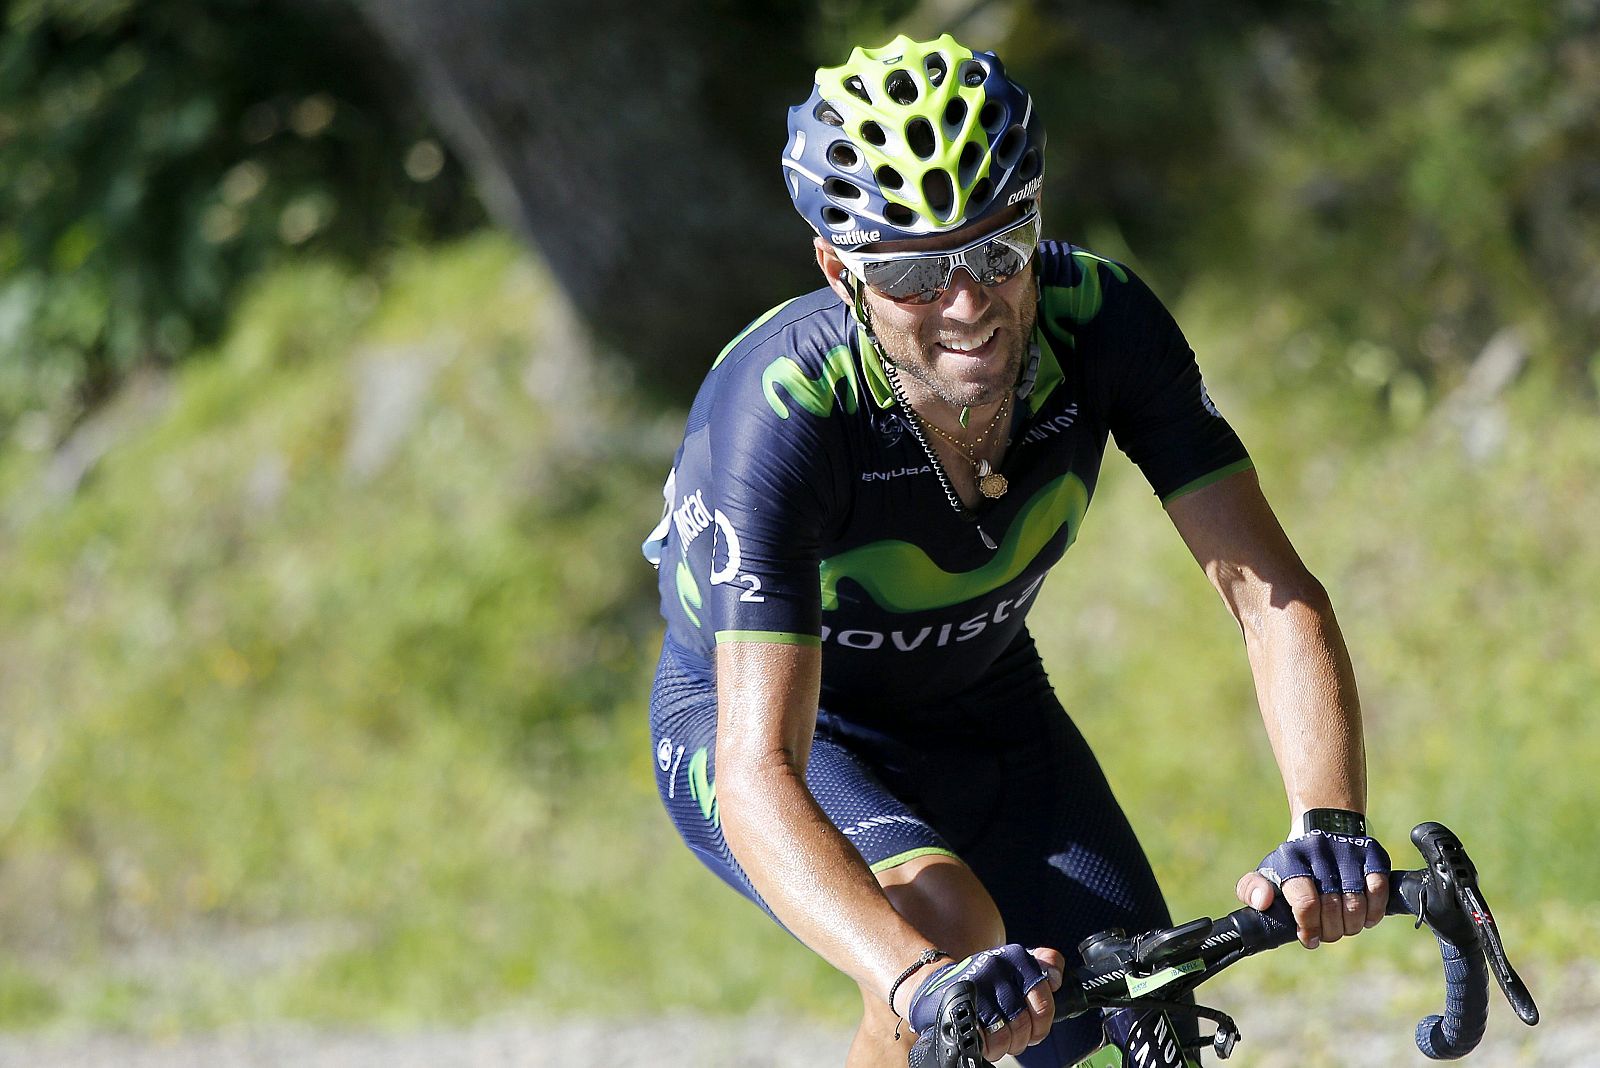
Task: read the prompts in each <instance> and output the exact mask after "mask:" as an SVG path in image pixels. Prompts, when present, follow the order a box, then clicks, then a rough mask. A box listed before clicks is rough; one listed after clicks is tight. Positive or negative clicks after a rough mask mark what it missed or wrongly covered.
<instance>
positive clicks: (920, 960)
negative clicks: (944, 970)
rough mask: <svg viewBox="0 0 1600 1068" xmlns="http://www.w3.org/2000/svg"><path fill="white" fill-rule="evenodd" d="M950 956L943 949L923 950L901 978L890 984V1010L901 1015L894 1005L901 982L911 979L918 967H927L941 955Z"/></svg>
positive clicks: (902, 973) (930, 948) (901, 974)
mask: <svg viewBox="0 0 1600 1068" xmlns="http://www.w3.org/2000/svg"><path fill="white" fill-rule="evenodd" d="M949 956H950V954H948V953H946V952H945V951H944V950H942V949H934V948H932V947H929V948H928V949H925V950H923V951H922V954H921V955H920V956H919V957H917V959H916V960H915V961H913V962H912V963H911V966H910V967H908V968H907V969H906V970H905V971H903V972H901V973H900V978H898V979H896V980H895V981H894V982H893V983H890V984H889V1011H890V1012H892V1013H894V1014H895V1015H896V1016H899V1015H900V1012H899V1010H898V1009H896V1008H895V1007H894V994H895V991H897V990H899V989H900V984H901V983H903V982H905V981H906V980H907V979H910V978H911V976H912V974H913V973H915V972H916V971H917V969H919V968H926V967H927V966H928V965H930V964H932V963H933V962H934V961H936V960H938V959H939V958H940V957H949Z"/></svg>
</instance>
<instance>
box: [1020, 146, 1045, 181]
mask: <svg viewBox="0 0 1600 1068" xmlns="http://www.w3.org/2000/svg"><path fill="white" fill-rule="evenodd" d="M1039 170H1040V168H1039V150H1038V149H1037V148H1030V149H1028V151H1026V152H1024V153H1023V154H1022V162H1021V163H1019V164H1017V177H1019V178H1021V179H1022V180H1023V181H1024V182H1026V181H1029V180H1031V179H1033V178H1035V177H1037V176H1038V174H1039Z"/></svg>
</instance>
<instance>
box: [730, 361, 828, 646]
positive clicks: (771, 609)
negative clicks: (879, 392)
mask: <svg viewBox="0 0 1600 1068" xmlns="http://www.w3.org/2000/svg"><path fill="white" fill-rule="evenodd" d="M835 352H842V353H843V354H844V357H845V359H844V360H841V359H839V358H838V357H837V356H835V357H834V358H833V359H831V360H829V361H826V362H824V364H823V366H822V367H821V368H820V369H819V368H818V367H817V365H816V362H815V361H812V362H811V363H810V364H809V367H806V368H803V367H802V363H801V361H800V360H799V359H798V358H796V357H794V356H788V355H777V356H771V357H763V358H760V359H753V360H751V361H747V362H746V363H745V364H744V365H743V366H741V367H739V368H738V369H737V370H736V373H735V375H734V376H732V378H731V380H730V381H729V382H728V383H726V384H725V388H723V389H721V390H719V395H718V401H717V404H716V407H715V410H714V412H713V413H712V416H711V419H710V423H709V426H708V436H707V444H708V449H709V454H708V456H707V461H708V462H707V463H706V464H705V465H704V466H703V468H702V469H703V470H704V471H705V472H706V473H708V475H709V480H710V483H711V485H710V490H711V497H712V500H713V501H714V506H713V507H714V514H713V525H714V528H715V531H714V536H713V541H712V544H711V551H710V554H709V558H708V559H707V560H706V561H705V567H706V568H707V573H706V575H705V578H706V580H707V595H706V596H707V610H708V621H709V625H710V627H711V628H712V631H713V635H714V639H715V641H716V642H717V643H718V644H721V643H724V642H730V641H770V642H784V643H789V644H813V645H814V644H820V635H821V632H822V630H821V628H822V607H821V598H822V595H821V584H820V580H819V575H818V568H819V565H820V561H821V549H822V544H823V539H824V536H825V534H826V533H827V532H828V531H829V530H831V529H833V528H834V526H835V521H836V516H837V515H838V512H839V509H840V507H841V503H842V500H841V499H842V496H843V488H842V487H843V480H842V479H840V478H839V472H840V470H841V468H842V465H843V463H844V460H843V456H842V453H843V451H844V449H845V441H844V435H843V433H842V432H841V427H840V424H841V422H842V417H843V416H842V413H843V411H844V410H845V409H849V410H854V407H855V405H856V403H857V402H858V399H859V397H858V390H857V388H856V375H855V367H854V364H853V361H851V360H849V350H848V349H843V350H835Z"/></svg>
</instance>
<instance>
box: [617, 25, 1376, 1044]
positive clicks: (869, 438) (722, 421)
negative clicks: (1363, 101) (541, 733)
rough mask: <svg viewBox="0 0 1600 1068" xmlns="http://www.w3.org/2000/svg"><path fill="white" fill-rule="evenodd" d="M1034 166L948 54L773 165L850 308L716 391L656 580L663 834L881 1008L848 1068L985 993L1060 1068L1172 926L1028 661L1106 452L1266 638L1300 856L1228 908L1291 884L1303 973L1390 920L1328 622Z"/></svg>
mask: <svg viewBox="0 0 1600 1068" xmlns="http://www.w3.org/2000/svg"><path fill="white" fill-rule="evenodd" d="M1044 147H1045V136H1044V127H1043V123H1042V121H1041V120H1040V118H1039V116H1038V115H1037V114H1036V113H1035V111H1034V109H1033V104H1032V101H1031V99H1030V97H1029V95H1028V94H1027V92H1026V91H1025V90H1023V88H1022V87H1021V86H1019V85H1017V84H1016V83H1015V82H1013V81H1012V80H1010V79H1009V78H1008V77H1007V75H1006V73H1005V71H1004V68H1003V67H1002V65H1001V63H1000V60H999V59H998V58H997V57H996V56H995V55H993V54H992V53H987V52H973V51H972V50H970V49H968V48H966V47H964V46H962V45H961V44H959V43H957V42H956V41H955V40H954V39H953V38H951V37H950V36H948V35H946V36H943V37H940V38H938V39H937V40H932V41H924V42H918V41H912V40H909V39H907V38H905V37H903V36H902V37H898V38H896V39H895V40H894V41H892V42H890V43H889V44H888V45H885V46H884V47H882V48H877V49H869V50H864V49H859V48H858V49H856V50H855V51H853V52H852V53H851V55H850V58H849V60H848V61H847V62H846V63H845V64H844V65H842V66H839V67H827V68H822V69H820V70H818V71H817V74H816V84H815V86H814V88H813V90H812V92H811V95H810V97H809V99H807V100H806V101H805V102H804V103H802V104H800V105H798V106H796V107H794V108H792V109H791V110H790V112H789V134H788V141H787V142H786V144H785V147H784V151H783V157H782V164H783V175H784V180H785V182H786V183H787V185H788V188H789V192H790V195H791V197H792V198H793V200H794V203H795V207H796V208H797V209H798V210H799V212H800V214H801V215H802V216H803V217H804V218H805V220H806V221H807V222H808V223H810V225H811V227H812V229H813V230H814V231H815V234H816V236H815V239H814V241H813V246H814V251H815V256H816V261H817V265H818V267H819V268H820V269H821V271H822V274H823V277H824V279H825V281H826V283H827V284H826V285H825V286H824V287H823V288H821V289H818V290H817V291H815V292H813V293H810V294H807V295H805V296H801V297H797V298H795V299H793V300H790V301H788V302H786V303H785V304H782V305H780V306H779V307H777V308H775V309H773V310H771V311H769V312H767V313H766V314H765V315H763V316H761V317H760V318H759V319H757V320H756V321H755V322H753V323H751V324H750V325H749V326H748V327H747V328H746V329H745V330H744V331H743V332H742V333H741V334H740V335H739V336H738V337H736V338H735V339H734V340H733V342H732V343H730V344H729V346H728V347H727V348H726V349H725V350H724V351H723V352H722V354H721V355H720V356H718V357H717V359H716V361H715V363H714V364H713V365H712V368H711V370H710V372H709V374H708V375H707V377H706V380H705V383H704V385H703V386H702V388H701V390H700V392H699V394H698V396H697V398H696V399H695V402H694V404H693V406H692V408H691V410H690V412H689V417H688V425H687V428H686V431H685V434H684V439H683V443H682V445H681V447H680V448H679V450H678V452H677V455H676V457H675V459H674V464H673V469H672V472H671V474H670V475H669V477H668V479H667V482H666V488H665V491H664V492H665V497H666V509H665V512H664V514H663V517H662V521H661V523H660V525H659V526H658V527H657V528H656V530H655V531H653V532H652V534H651V536H650V538H649V540H648V541H647V542H646V543H645V552H646V555H647V556H648V557H649V558H651V560H652V561H653V562H655V563H656V564H657V565H658V567H659V568H660V587H661V604H662V611H663V614H664V615H665V617H666V620H667V631H666V639H665V642H664V646H663V649H662V654H661V661H660V665H659V667H658V669H657V674H656V678H655V684H654V687H653V692H652V695H651V702H650V707H651V727H652V743H653V745H654V746H655V756H656V766H657V769H658V774H657V781H658V785H659V787H660V792H661V797H662V800H663V802H664V803H665V805H666V808H667V810H668V812H669V814H670V816H671V818H672V820H673V822H674V824H675V826H676V828H677V830H678V832H679V833H680V834H681V835H682V837H683V838H684V840H685V842H686V843H687V844H688V845H689V847H690V848H691V849H692V850H693V851H694V853H695V854H696V855H697V856H698V857H699V858H700V859H701V860H702V861H703V862H704V863H705V864H706V865H707V866H708V867H710V868H711V870H712V871H714V872H715V873H716V874H718V875H719V876H721V877H722V878H723V879H724V880H725V881H726V882H728V883H729V884H730V885H731V886H732V887H733V888H734V889H735V890H737V891H738V892H739V893H741V894H743V895H744V896H746V897H748V898H749V899H751V900H752V901H753V902H755V903H756V904H758V905H759V906H761V907H762V908H763V909H765V910H767V912H768V913H769V914H770V915H772V916H773V917H774V918H775V919H776V920H777V921H778V922H780V923H781V924H782V925H783V926H784V927H786V928H787V929H788V930H789V931H790V932H792V933H793V934H794V935H795V936H797V937H798V938H799V939H800V940H801V941H802V942H804V943H805V944H806V945H807V946H809V947H810V948H812V949H813V950H815V951H816V952H817V953H819V954H821V955H822V956H823V957H824V958H825V959H827V960H828V961H829V962H830V963H831V964H833V965H834V966H836V967H837V968H839V969H840V970H841V971H843V972H845V973H846V974H847V975H849V976H850V977H851V978H852V979H854V980H855V981H856V983H857V984H859V986H860V989H861V995H862V1003H863V1012H862V1018H861V1023H860V1027H859V1029H858V1030H857V1033H856V1036H855V1040H854V1043H853V1044H852V1046H851V1051H850V1057H849V1062H848V1063H849V1064H850V1065H851V1066H852V1068H864V1066H869V1065H884V1066H887V1065H903V1064H904V1063H905V1056H906V1050H907V1049H908V1048H909V1046H908V1043H909V1042H910V1040H911V1031H913V1030H916V1029H921V1028H925V1027H926V1026H928V1023H929V1021H930V1020H932V1019H933V1018H934V1016H935V1015H936V1013H937V1010H938V1002H939V996H940V994H941V992H942V991H943V990H944V989H945V988H946V987H947V986H948V985H949V983H950V982H952V981H953V980H955V979H957V978H962V977H965V978H970V979H972V980H973V981H974V982H975V984H976V986H977V990H978V995H979V1007H980V1017H981V1019H982V1021H983V1024H984V1030H985V1033H986V1039H985V1050H986V1052H987V1053H988V1054H989V1055H990V1057H991V1059H995V1058H998V1057H999V1056H1001V1055H1003V1054H1005V1053H1012V1054H1020V1060H1021V1062H1022V1063H1023V1064H1024V1065H1026V1066H1028V1068H1038V1066H1043V1065H1050V1066H1057V1065H1062V1064H1067V1063H1072V1061H1073V1060H1074V1059H1075V1058H1076V1057H1078V1056H1080V1055H1082V1054H1083V1053H1084V1052H1086V1051H1087V1049H1088V1048H1089V1047H1090V1046H1091V1045H1092V1044H1093V1043H1094V1042H1096V1041H1097V1040H1098V1036H1099V1029H1098V1022H1097V1021H1091V1020H1086V1019H1082V1018H1080V1019H1076V1020H1070V1021H1064V1022H1062V1023H1061V1024H1059V1025H1055V1026H1054V1028H1052V1027H1051V1023H1050V1020H1051V1014H1052V1008H1053V1006H1052V998H1051V991H1052V989H1054V988H1055V987H1056V986H1058V985H1059V982H1060V974H1061V969H1062V968H1063V966H1064V957H1063V951H1065V950H1070V949H1071V948H1072V947H1074V946H1075V945H1076V943H1077V942H1078V940H1079V939H1081V938H1082V937H1083V936H1085V935H1086V934H1089V933H1091V932H1094V931H1097V930H1101V929H1103V928H1107V927H1113V926H1115V927H1123V928H1126V929H1128V930H1130V931H1136V930H1145V929H1148V928H1151V927H1155V926H1161V925H1165V924H1168V923H1170V918H1169V917H1168V914H1167V911H1166V907H1165V905H1164V904H1163V902H1162V899H1161V894H1160V891H1159V890H1158V888H1157V886H1156V881H1155V878H1154V876H1153V875H1152V873H1151V870H1150V866H1149V864H1148V863H1147V861H1146V859H1145V857H1144V855H1143V853H1142V851H1141V850H1140V847H1139V844H1138V842H1137V840H1136V839H1135V837H1134V834H1133V832H1132V830H1131V828H1130V827H1129V825H1128V822H1127V819H1126V818H1125V817H1124V815H1123V813H1122V810H1121V809H1120V808H1119V807H1118V804H1117V802H1116V800H1115V798H1113V796H1112V794H1111V791H1110V789H1109V788H1108V786H1107V784H1106V781H1105V778H1104V776H1103V775H1102V773H1101V771H1100V769H1099V767H1098V765H1097V763H1096V761H1095V758H1094V756H1093V754H1092V753H1091V752H1090V751H1089V749H1088V747H1087V746H1086V744H1085V743H1084V740H1083V738H1082V736H1081V735H1080V734H1079V732H1078V731H1077V729H1076V728H1075V727H1074V726H1073V724H1072V722H1071V720H1070V719H1069V718H1068V717H1067V715H1066V714H1065V712H1064V711H1063V710H1062V708H1061V705H1060V703H1059V702H1058V701H1057V699H1056V697H1055V695H1054V693H1053V691H1052V690H1051V688H1050V684H1049V682H1048V680H1047V679H1046V676H1045V672H1044V670H1043V668H1042V666H1041V664H1040V660H1039V657H1038V654H1037V653H1036V651H1035V649H1034V644H1033V641H1032V639H1031V638H1030V637H1029V634H1028V630H1027V628H1026V626H1025V625H1024V620H1025V617H1026V615H1027V612H1028V610H1029V608H1031V607H1032V604H1033V602H1034V600H1035V595H1036V593H1037V591H1038V589H1039V586H1040V584H1041V582H1042V581H1043V579H1044V575H1045V572H1046V571H1047V570H1048V569H1049V567H1050V566H1051V565H1052V564H1054V563H1055V562H1056V561H1057V560H1058V559H1060V557H1061V556H1062V554H1063V553H1064V552H1065V551H1066V550H1067V548H1068V547H1069V546H1070V545H1071V544H1072V542H1073V540H1074V538H1075V537H1076V535H1077V532H1078V529H1079V525H1080V523H1081V522H1082V520H1083V517H1084V512H1085V510H1086V508H1087V507H1088V503H1089V498H1090V495H1091V493H1092V491H1093V488H1094V485H1095V479H1096V474H1097V471H1098V468H1099V464H1100V460H1101V456H1102V454H1103V452H1104V448H1105V443H1106V440H1107V438H1108V436H1109V437H1114V438H1115V439H1116V442H1117V444H1118V446H1119V447H1120V448H1121V449H1122V450H1123V451H1124V452H1125V453H1127V454H1128V456H1129V457H1131V458H1132V459H1133V461H1134V462H1135V463H1136V464H1137V465H1138V466H1139V467H1140V469H1141V470H1142V471H1143V473H1144V475H1145V477H1146V478H1147V479H1148V480H1149V482H1150V484H1151V486H1152V488H1153V489H1154V490H1155V492H1156V493H1157V494H1158V495H1159V497H1160V499H1161V500H1162V502H1163V504H1164V506H1165V508H1166V511H1167V513H1168V515H1169V516H1170V517H1171V519H1172V522H1173V524H1174V525H1175V526H1176V527H1177V529H1178V532H1179V534H1180V535H1181V536H1182V537H1183V539H1184V540H1185V541H1186V543H1187V544H1188V546H1189V548H1190V550H1191V551H1192V552H1193V554H1194V556H1195V558H1196V559H1197V560H1198V562H1199V563H1200V565H1201V567H1202V568H1203V569H1204V571H1205V574H1206V575H1207V577H1209V578H1210V580H1211V582H1212V583H1213V585H1214V586H1215V587H1216V589H1217V591H1218V592H1219V593H1220V594H1221V596H1222V599H1223V601H1224V602H1225V603H1226V605H1227V606H1228V608H1229V609H1230V610H1231V612H1232V613H1233V615H1234V617H1235V618H1236V619H1237V620H1238V622H1239V624H1240V627H1241V629H1242V631H1243V635H1244V641H1245V647H1246V650H1247V653H1248V660H1249V664H1250V669H1251V671H1252V672H1253V674H1254V678H1255V682H1256V692H1257V695H1258V698H1259V702H1260V705H1261V712H1262V716H1263V719H1264V721H1265V724H1266V729H1267V733H1268V736H1269V737H1270V739H1271V742H1272V747H1273V752H1274V753H1275V755H1276V758H1277V761H1278V764H1279V767H1280V769H1281V771H1282V776H1283V780H1284V785H1285V788H1286V791H1287V794H1288V801H1289V807H1290V809H1291V818H1292V821H1293V827H1292V830H1291V837H1290V839H1289V840H1288V841H1286V842H1285V843H1284V844H1283V845H1281V846H1279V847H1278V848H1277V849H1275V850H1274V851H1273V852H1272V853H1271V854H1270V855H1269V856H1268V857H1267V858H1266V860H1265V861H1264V862H1263V864H1262V866H1261V868H1260V870H1259V871H1257V872H1252V873H1250V874H1247V875H1246V876H1244V877H1243V878H1242V879H1241V880H1240V882H1239V887H1238V891H1239V895H1240V897H1241V899H1243V900H1245V901H1246V902H1248V903H1250V904H1254V905H1256V906H1258V907H1264V906H1265V905H1266V904H1267V903H1269V901H1270V899H1271V898H1272V896H1273V894H1274V893H1275V892H1277V888H1276V886H1275V884H1281V886H1282V892H1283V893H1284V894H1285V895H1287V897H1288V898H1289V900H1290V901H1291V903H1292V904H1293V906H1294V910H1295V916H1296V922H1297V925H1298V927H1299V935H1300V938H1301V940H1302V942H1303V943H1304V944H1306V945H1307V946H1309V947H1312V948H1315V946H1316V945H1317V944H1318V943H1319V941H1320V942H1331V941H1334V940H1336V939H1338V938H1339V937H1341V936H1343V935H1347V934H1354V933H1356V932H1358V931H1359V930H1361V929H1362V928H1363V927H1366V926H1370V925H1371V924H1373V923H1376V922H1377V920H1378V919H1379V918H1380V917H1381V916H1382V914H1383V906H1384V900H1385V896H1386V894H1387V886H1386V885H1385V882H1384V878H1383V877H1382V876H1380V875H1378V874H1375V873H1377V872H1383V871H1387V870H1388V867H1389V865H1388V858H1387V857H1386V856H1384V854H1383V850H1382V849H1381V847H1380V846H1378V844H1377V843H1376V841H1374V840H1373V839H1372V838H1371V837H1370V836H1368V835H1367V834H1366V833H1365V827H1364V822H1363V815H1362V814H1363V812H1364V810H1365V803H1366V798H1365V768H1364V754H1363V744H1362V735H1361V723H1360V713H1359V707H1358V702H1357V697H1356V688H1355V682H1354V679H1353V676H1352V672H1351V667H1350V661H1349V657H1348V655H1347V654H1346V652H1345V648H1344V644H1343V640H1342V639H1341V637H1340V635H1339V630H1338V627H1337V624H1336V623H1335V621H1334V616H1333V613H1332V611H1331V609H1330V607H1329V605H1328V600H1327V597H1326V594H1325V593H1324V591H1323V589H1322V587H1321V586H1320V585H1319V584H1318V583H1317V581H1316V580H1315V579H1314V578H1313V577H1312V576H1311V575H1310V574H1309V573H1308V572H1307V571H1306V569H1305V567H1304V566H1303V565H1302V564H1301V562H1300V560H1299V558H1298V557H1297V556H1296V554H1295V552H1294V550H1293V548H1292V547H1291V546H1290V544H1289V542H1288V540H1287V538H1286V537H1285V536H1284V534H1283V531H1282V530H1281V528H1280V527H1279V525H1278V522H1277V520H1276V519H1275V518H1274V516H1273V513H1272V511H1271V509H1270V508H1269V507H1268V505H1267V502H1266V501H1265V500H1264V499H1263V497H1262V494H1261V490H1260V488H1259V485H1258V483H1257V480H1256V476H1255V473H1254V470H1253V468H1252V466H1251V461H1250V458H1249V456H1248V455H1247V453H1246V452H1245V449H1244V447H1243V446H1242V445H1241V444H1240V442H1239V439H1238V438H1237V437H1236V436H1235V435H1234V433H1233V431H1232V430H1231V429H1230V428H1229V426H1228V424H1227V423H1226V422H1225V421H1224V420H1223V418H1222V417H1221V415H1220V414H1219V413H1218V411H1217V409H1216V408H1215V407H1214V406H1213V404H1212V403H1211V401H1210V399H1209V398H1208V397H1207V395H1206V391H1205V388H1204V386H1203V385H1202V383H1201V378H1200V372H1199V370H1198V368H1197V366H1196V363H1195V359H1194V355H1193V353H1192V352H1191V351H1190V349H1189V346H1188V344H1187V343H1186V342H1185V340H1184V338H1183V335H1182V334H1181V333H1180V332H1179V330H1178V328H1177V326H1176V324H1175V323H1174V322H1173V320H1172V318H1171V316H1170V315H1169V314H1168V313H1167V311H1166V310H1165V309H1164V308H1163V307H1162V305H1161V303H1160V302H1159V301H1158V300H1157V299H1156V297H1155V296H1154V295H1153V294H1152V293H1151V292H1150V290H1149V289H1148V288H1147V287H1146V286H1145V285H1144V284H1143V283H1142V282H1141V281H1140V280H1139V279H1138V278H1137V277H1136V276H1135V275H1134V274H1133V272H1131V271H1130V270H1128V269H1127V268H1126V267H1125V266H1122V265H1120V264H1118V263H1114V262H1112V261H1109V260H1106V259H1103V258H1101V257H1099V256H1096V255H1094V254H1093V253H1091V252H1088V251H1086V250H1084V249H1081V248H1077V247H1074V246H1071V245H1068V244H1064V243H1058V242H1055V241H1042V240H1041V239H1040V227H1041V223H1040V212H1041V202H1040V187H1041V182H1042V178H1043V172H1044V162H1045V157H1044ZM1153 744H1159V742H1158V741H1156V742H1153ZM902 1024H909V1026H908V1027H907V1026H902Z"/></svg>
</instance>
